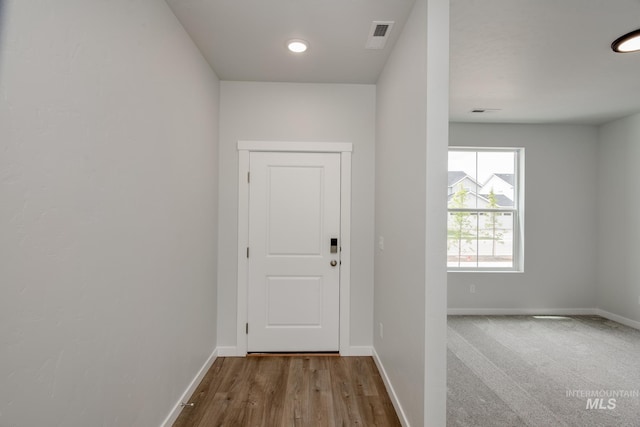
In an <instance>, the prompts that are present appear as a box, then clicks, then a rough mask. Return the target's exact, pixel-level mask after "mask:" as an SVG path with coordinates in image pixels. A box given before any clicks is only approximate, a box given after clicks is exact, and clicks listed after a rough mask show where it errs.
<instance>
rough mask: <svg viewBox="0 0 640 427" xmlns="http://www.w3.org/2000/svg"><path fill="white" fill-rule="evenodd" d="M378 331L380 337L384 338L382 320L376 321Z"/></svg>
mask: <svg viewBox="0 0 640 427" xmlns="http://www.w3.org/2000/svg"><path fill="white" fill-rule="evenodd" d="M378 333H379V334H380V338H381V339H382V338H384V327H383V326H382V322H380V323H378Z"/></svg>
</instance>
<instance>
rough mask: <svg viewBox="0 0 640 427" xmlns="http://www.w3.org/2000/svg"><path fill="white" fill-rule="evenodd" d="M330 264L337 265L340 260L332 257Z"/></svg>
mask: <svg viewBox="0 0 640 427" xmlns="http://www.w3.org/2000/svg"><path fill="white" fill-rule="evenodd" d="M329 264H331V267H335V266H336V265H338V261H336V260H335V259H332V260H331V262H330V263H329Z"/></svg>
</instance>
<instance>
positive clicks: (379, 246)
mask: <svg viewBox="0 0 640 427" xmlns="http://www.w3.org/2000/svg"><path fill="white" fill-rule="evenodd" d="M378 248H380V250H381V251H384V237H383V236H379V237H378Z"/></svg>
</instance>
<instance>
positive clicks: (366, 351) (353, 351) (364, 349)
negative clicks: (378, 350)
mask: <svg viewBox="0 0 640 427" xmlns="http://www.w3.org/2000/svg"><path fill="white" fill-rule="evenodd" d="M340 356H373V347H371V346H366V345H352V346H350V347H349V348H348V349H347V350H346V351H340Z"/></svg>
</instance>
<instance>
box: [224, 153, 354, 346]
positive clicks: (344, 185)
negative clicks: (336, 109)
mask: <svg viewBox="0 0 640 427" xmlns="http://www.w3.org/2000/svg"><path fill="white" fill-rule="evenodd" d="M237 147H238V254H237V256H238V284H237V285H238V300H237V305H238V306H237V314H238V315H237V324H236V337H237V339H236V343H237V346H236V356H246V355H247V334H246V323H247V305H248V300H247V278H248V268H249V262H248V260H247V247H248V242H249V183H248V176H249V154H250V153H251V152H252V151H254V152H255V151H270V152H277V151H281V152H310V153H340V169H341V171H340V230H341V236H340V239H341V242H342V244H341V247H342V252H341V261H342V265H341V268H340V355H342V356H349V355H351V352H350V347H349V343H350V339H349V331H350V322H349V319H350V313H351V301H350V296H351V282H350V280H351V152H352V150H353V144H352V143H350V142H280V141H238V145H237Z"/></svg>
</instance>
